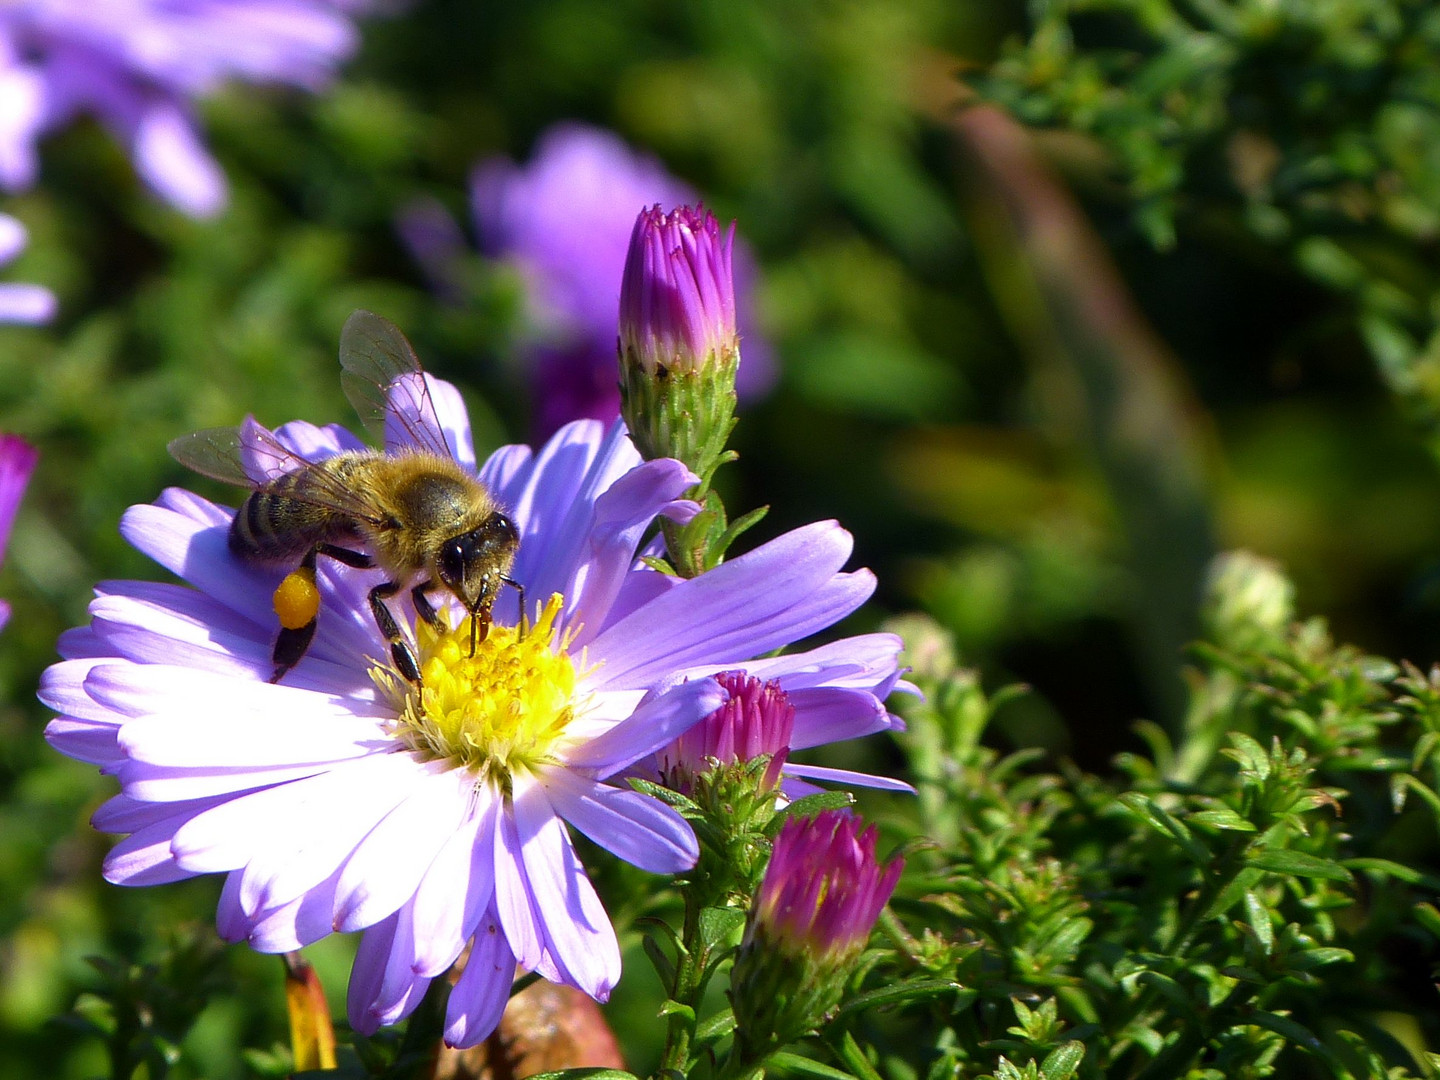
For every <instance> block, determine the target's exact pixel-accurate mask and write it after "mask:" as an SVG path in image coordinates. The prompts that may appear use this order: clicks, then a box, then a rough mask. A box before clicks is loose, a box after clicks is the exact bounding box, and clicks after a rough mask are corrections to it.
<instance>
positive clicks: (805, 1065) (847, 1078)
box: [766, 1050, 857, 1080]
mask: <svg viewBox="0 0 1440 1080" xmlns="http://www.w3.org/2000/svg"><path fill="white" fill-rule="evenodd" d="M766 1068H767V1069H774V1070H776V1071H777V1072H785V1073H793V1074H794V1075H796V1076H813V1077H815V1078H816V1080H857V1078H856V1077H855V1076H852V1075H851V1074H850V1073H847V1072H842V1071H840V1070H839V1069H834V1068H831V1067H830V1066H829V1065H822V1064H821V1063H820V1062H818V1061H811V1060H810V1059H809V1058H807V1057H803V1056H802V1055H800V1054H792V1053H790V1052H789V1051H788V1050H781V1051H780V1052H779V1053H778V1054H774V1055H772V1056H771V1058H770V1060H769V1061H768V1062H767V1063H766Z"/></svg>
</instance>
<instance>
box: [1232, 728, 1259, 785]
mask: <svg viewBox="0 0 1440 1080" xmlns="http://www.w3.org/2000/svg"><path fill="white" fill-rule="evenodd" d="M1230 742H1231V743H1232V744H1233V746H1232V747H1230V748H1229V749H1227V750H1225V751H1224V752H1225V753H1226V754H1227V755H1228V756H1230V757H1232V758H1234V759H1235V760H1236V761H1238V762H1239V763H1240V767H1241V768H1242V769H1244V770H1245V771H1246V772H1248V773H1250V774H1252V775H1253V776H1254V777H1255V778H1256V779H1259V780H1264V779H1266V778H1267V777H1268V776H1269V775H1270V755H1269V754H1267V753H1266V752H1265V748H1264V747H1263V746H1261V745H1260V744H1259V743H1258V742H1256V741H1255V740H1254V739H1252V738H1251V737H1250V736H1249V735H1246V734H1245V733H1244V732H1243V731H1232V732H1230Z"/></svg>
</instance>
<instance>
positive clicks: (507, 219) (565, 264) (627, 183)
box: [401, 122, 773, 434]
mask: <svg viewBox="0 0 1440 1080" xmlns="http://www.w3.org/2000/svg"><path fill="white" fill-rule="evenodd" d="M697 201H698V196H697V194H696V192H695V191H694V190H693V189H691V188H690V187H689V186H688V185H686V184H684V183H681V182H680V181H679V180H676V179H675V178H674V177H672V176H671V175H670V174H669V173H667V172H666V171H665V168H664V166H663V165H661V164H660V162H659V161H657V160H655V159H654V158H652V157H649V156H647V155H643V154H639V153H636V152H635V151H634V150H632V149H631V148H630V147H629V146H628V145H626V143H625V142H624V140H622V139H621V138H620V137H619V136H617V135H615V134H614V133H612V132H609V131H606V130H604V129H602V128H595V127H589V126H587V125H584V124H578V123H571V122H567V123H561V124H556V125H555V126H553V127H551V128H550V129H549V130H548V131H546V132H545V133H544V134H543V135H542V136H541V137H540V140H539V142H537V143H536V145H535V152H534V155H533V156H532V158H531V161H530V164H529V165H528V166H524V167H522V166H519V165H516V164H515V163H514V162H511V161H508V160H505V159H491V160H489V161H486V162H484V163H482V164H481V165H480V166H479V167H478V168H477V169H476V170H475V172H474V174H473V177H472V181H471V208H472V210H473V212H474V216H475V224H476V228H477V230H478V232H479V236H480V246H481V248H482V250H483V251H484V252H485V253H486V254H487V255H490V256H492V257H496V258H506V259H511V260H513V261H514V262H515V263H517V264H518V265H519V267H520V268H521V271H522V273H523V274H524V275H525V278H526V280H527V282H528V283H529V289H530V295H529V299H530V303H531V309H532V310H531V313H530V317H531V320H532V322H533V323H534V325H535V327H536V331H537V339H536V340H535V341H534V342H532V343H531V344H530V346H529V353H530V356H529V365H530V368H529V373H528V374H529V377H530V384H531V386H532V388H533V390H534V398H535V407H536V421H535V422H536V426H537V429H538V430H539V432H540V433H541V434H546V433H548V432H550V431H553V430H555V428H557V427H558V426H559V425H560V424H562V423H564V422H565V421H567V420H572V419H575V418H577V417H593V418H596V419H600V420H612V419H614V418H615V417H616V416H618V415H619V413H620V394H619V390H618V389H617V383H618V381H619V377H618V374H617V371H616V337H617V333H618V330H619V308H620V283H621V278H622V276H623V274H624V269H625V256H626V252H627V250H628V248H629V244H630V236H631V232H632V231H633V230H634V228H635V217H636V215H637V214H638V213H640V211H641V210H643V209H645V208H646V207H649V206H654V205H655V204H657V203H658V204H660V205H661V206H662V207H665V208H667V209H668V208H671V207H674V206H678V205H681V204H687V203H688V204H691V205H693V204H695V203H696V202H697ZM440 213H443V211H441V212H440ZM401 233H402V236H404V237H405V239H406V240H407V242H409V244H410V246H411V249H412V251H413V252H414V254H415V256H416V258H417V260H418V261H419V262H420V263H421V264H422V266H424V267H425V268H426V269H427V271H429V273H430V274H431V277H432V278H433V279H435V280H436V281H437V283H440V284H441V287H442V288H446V289H449V288H451V287H452V286H450V285H449V282H450V281H451V279H452V274H451V273H450V271H449V270H448V269H447V268H448V267H449V266H450V265H453V260H454V259H455V258H456V256H457V255H459V254H460V252H459V249H458V231H457V230H455V229H454V227H453V224H452V225H451V226H450V227H449V228H448V229H447V228H446V227H444V226H443V225H441V224H439V216H438V214H437V208H436V207H434V205H433V204H417V206H416V207H415V208H414V209H412V211H411V212H409V213H407V215H405V217H404V218H403V219H402V223H401ZM734 269H735V294H736V321H737V323H738V326H739V331H740V336H741V348H742V351H743V353H744V360H743V362H742V363H741V365H740V373H739V377H738V388H739V392H740V395H741V397H742V398H744V397H749V398H754V397H756V396H759V395H761V394H763V393H764V392H765V390H766V389H768V387H769V385H770V383H771V382H772V381H773V370H772V361H771V356H770V349H769V346H768V345H767V344H766V342H765V340H764V339H763V338H762V337H760V335H759V333H758V330H757V329H756V325H755V302H754V295H753V294H754V286H755V281H756V278H757V276H758V271H757V269H756V266H755V261H754V258H753V256H752V255H751V254H750V251H749V249H748V248H747V247H746V246H745V244H744V243H743V241H738V242H737V243H736V244H735V249H734Z"/></svg>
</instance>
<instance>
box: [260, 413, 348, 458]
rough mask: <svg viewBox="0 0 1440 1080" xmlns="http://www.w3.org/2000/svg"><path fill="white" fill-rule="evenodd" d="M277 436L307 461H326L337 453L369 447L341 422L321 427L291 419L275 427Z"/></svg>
mask: <svg viewBox="0 0 1440 1080" xmlns="http://www.w3.org/2000/svg"><path fill="white" fill-rule="evenodd" d="M275 438H277V439H278V440H280V442H281V443H283V444H284V445H285V446H288V447H289V448H290V449H291V450H293V451H294V452H295V454H296V455H297V456H299V457H302V458H304V459H305V460H306V461H324V460H325V459H326V458H332V457H334V456H335V455H336V454H344V453H348V452H350V451H352V450H365V449H368V448H367V447H366V445H365V443H364V442H363V441H362V440H361V439H359V438H358V437H357V436H356V435H355V434H354V433H352V432H351V431H350V430H349V429H347V428H345V427H342V426H341V425H339V424H326V425H324V426H323V427H320V426H317V425H315V424H311V423H309V422H308V421H305V420H291V421H290V422H289V423H285V424H281V425H280V426H279V427H277V428H276V429H275Z"/></svg>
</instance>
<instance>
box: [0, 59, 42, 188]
mask: <svg viewBox="0 0 1440 1080" xmlns="http://www.w3.org/2000/svg"><path fill="white" fill-rule="evenodd" d="M44 115H45V80H44V77H43V75H42V74H41V72H40V69H39V68H38V67H36V66H34V65H30V64H23V65H22V64H13V65H5V66H3V69H0V187H4V188H6V189H7V190H9V191H24V190H25V189H26V188H28V187H30V185H31V184H33V183H34V182H35V177H36V174H37V173H38V172H39V159H38V158H37V157H36V154H35V142H36V140H37V139H38V138H39V135H40V128H41V125H42V122H43V120H44Z"/></svg>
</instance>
